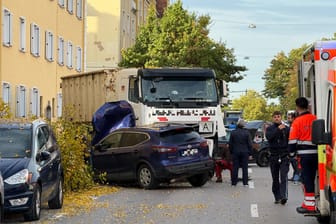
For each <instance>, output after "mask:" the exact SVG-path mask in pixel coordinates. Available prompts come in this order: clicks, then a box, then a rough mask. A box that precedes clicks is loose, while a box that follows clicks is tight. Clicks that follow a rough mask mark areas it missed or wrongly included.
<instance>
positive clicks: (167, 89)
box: [142, 77, 218, 103]
mask: <svg viewBox="0 0 336 224" xmlns="http://www.w3.org/2000/svg"><path fill="white" fill-rule="evenodd" d="M142 99H143V101H144V103H155V102H172V103H183V102H204V103H217V102H218V97H217V89H216V84H215V80H214V78H209V77H197V78H194V77H154V78H144V79H142Z"/></svg>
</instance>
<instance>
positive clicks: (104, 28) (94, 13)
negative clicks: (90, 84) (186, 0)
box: [86, 0, 167, 71]
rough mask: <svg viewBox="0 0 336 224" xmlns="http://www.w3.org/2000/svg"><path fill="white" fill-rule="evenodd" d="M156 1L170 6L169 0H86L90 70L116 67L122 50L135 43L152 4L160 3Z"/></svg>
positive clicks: (88, 63)
mask: <svg viewBox="0 0 336 224" xmlns="http://www.w3.org/2000/svg"><path fill="white" fill-rule="evenodd" d="M157 2H160V3H161V4H160V7H161V8H162V7H164V6H167V0H160V1H155V0H100V1H97V0H87V5H88V10H87V43H86V48H87V67H86V68H87V71H94V70H99V69H104V68H114V67H117V66H118V63H119V62H120V61H121V50H122V49H125V48H129V47H131V46H132V45H133V44H134V43H135V38H136V34H137V32H138V30H139V28H140V26H141V25H143V24H144V23H145V20H146V17H147V13H148V11H149V9H150V6H151V4H153V5H154V6H155V7H157V6H158V5H157ZM164 2H165V3H166V4H164ZM161 11H162V12H163V9H162V10H161Z"/></svg>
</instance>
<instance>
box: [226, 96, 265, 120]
mask: <svg viewBox="0 0 336 224" xmlns="http://www.w3.org/2000/svg"><path fill="white" fill-rule="evenodd" d="M231 109H232V110H243V116H244V119H246V120H267V119H268V118H269V117H268V114H267V112H268V111H267V103H266V100H265V98H264V97H263V96H262V95H261V94H259V93H257V92H256V91H255V90H248V91H247V93H246V95H243V96H241V97H240V98H238V99H234V100H233V101H232V107H231Z"/></svg>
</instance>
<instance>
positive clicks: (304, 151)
mask: <svg viewBox="0 0 336 224" xmlns="http://www.w3.org/2000/svg"><path fill="white" fill-rule="evenodd" d="M295 104H296V111H297V112H298V117H296V118H295V120H294V121H293V123H292V126H291V129H290V133H289V151H290V155H291V156H294V155H295V152H296V153H297V155H298V157H299V158H300V165H301V178H302V183H303V188H304V189H303V190H304V200H303V202H302V205H301V206H300V207H297V208H296V211H297V212H298V213H302V214H305V213H315V212H316V208H315V191H314V182H315V176H316V171H317V165H318V159H317V146H316V145H314V144H313V143H312V141H311V129H312V123H313V121H314V120H315V119H316V116H315V115H313V114H311V113H310V112H309V111H308V100H307V99H306V98H304V97H299V98H297V99H296V100H295Z"/></svg>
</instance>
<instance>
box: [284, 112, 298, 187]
mask: <svg viewBox="0 0 336 224" xmlns="http://www.w3.org/2000/svg"><path fill="white" fill-rule="evenodd" d="M294 119H295V113H294V112H289V113H287V124H288V125H289V127H291V126H292V123H293V121H294ZM289 161H290V164H291V165H292V168H293V175H292V177H291V178H289V179H288V180H290V181H293V183H294V184H298V182H299V181H300V169H299V166H298V164H299V163H298V159H297V158H296V157H292V158H289Z"/></svg>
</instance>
